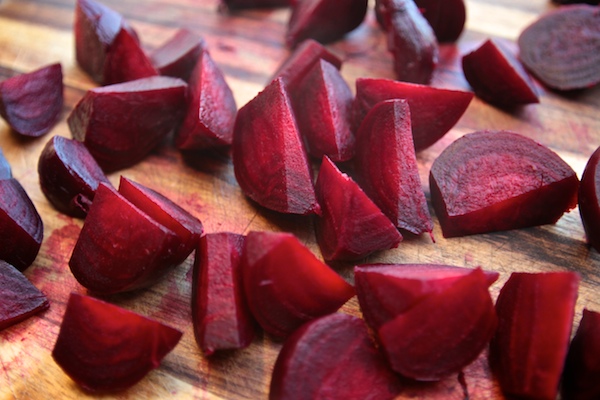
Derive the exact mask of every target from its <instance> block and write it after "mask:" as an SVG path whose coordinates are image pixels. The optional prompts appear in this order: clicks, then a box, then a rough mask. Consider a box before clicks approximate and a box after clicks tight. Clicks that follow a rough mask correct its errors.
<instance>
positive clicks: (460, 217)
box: [429, 131, 579, 237]
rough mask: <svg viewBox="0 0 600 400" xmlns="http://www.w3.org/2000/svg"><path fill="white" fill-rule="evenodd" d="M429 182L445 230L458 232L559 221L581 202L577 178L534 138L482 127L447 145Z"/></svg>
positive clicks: (433, 166)
mask: <svg viewBox="0 0 600 400" xmlns="http://www.w3.org/2000/svg"><path fill="white" fill-rule="evenodd" d="M491 177H493V179H491ZM429 184H430V188H431V201H432V203H433V207H434V209H435V213H436V215H437V217H438V219H439V221H440V225H441V227H442V233H443V235H444V237H455V236H464V235H471V234H476V233H485V232H494V231H502V230H508V229H517V228H525V227H530V226H537V225H544V224H552V223H555V222H556V221H557V220H558V219H559V218H560V217H561V216H562V215H563V214H564V213H565V212H567V211H569V210H570V209H573V208H574V207H575V206H576V205H577V189H578V186H579V180H578V178H577V175H576V174H575V171H573V169H572V168H571V167H570V166H569V165H568V164H567V163H566V162H565V161H563V160H562V158H560V156H559V155H558V154H556V153H554V152H553V151H552V150H550V149H549V148H547V147H545V146H543V145H542V144H540V143H537V142H535V141H533V140H532V139H529V138H527V137H525V136H523V135H520V134H518V133H514V132H509V131H480V132H474V133H470V134H467V135H465V136H463V137H462V138H460V139H458V140H456V141H455V142H454V143H452V144H451V145H450V146H448V147H447V148H446V149H444V151H443V152H442V153H441V154H440V155H439V157H438V158H437V159H436V160H435V161H434V162H433V165H432V167H431V171H430V175H429Z"/></svg>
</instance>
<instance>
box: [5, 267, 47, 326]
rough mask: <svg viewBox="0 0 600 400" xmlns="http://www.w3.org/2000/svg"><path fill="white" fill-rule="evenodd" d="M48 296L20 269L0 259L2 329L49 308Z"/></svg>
mask: <svg viewBox="0 0 600 400" xmlns="http://www.w3.org/2000/svg"><path fill="white" fill-rule="evenodd" d="M49 306H50V303H49V302H48V299H47V298H46V296H45V295H44V294H43V293H42V292H40V291H39V289H38V288H36V287H35V286H33V284H32V283H31V282H29V280H28V279H27V278H26V277H25V275H23V274H22V273H21V272H20V271H19V270H18V269H16V268H15V267H13V266H12V265H10V264H9V263H7V262H5V261H1V260H0V331H1V330H2V329H5V328H8V327H9V326H12V325H14V324H17V323H19V322H21V321H24V320H26V319H27V318H29V317H31V316H32V315H35V314H37V313H39V312H41V311H44V310H46V309H48V307H49Z"/></svg>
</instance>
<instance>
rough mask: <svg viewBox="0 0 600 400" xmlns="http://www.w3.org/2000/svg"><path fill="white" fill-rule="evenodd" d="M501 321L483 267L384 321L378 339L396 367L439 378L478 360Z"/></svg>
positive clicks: (410, 373) (415, 376) (417, 377)
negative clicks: (498, 318) (497, 315)
mask: <svg viewBox="0 0 600 400" xmlns="http://www.w3.org/2000/svg"><path fill="white" fill-rule="evenodd" d="M497 322H498V321H497V317H496V313H495V311H494V303H493V301H492V298H491V296H490V293H489V291H488V283H487V280H486V277H485V274H484V273H483V271H481V269H479V268H478V269H475V270H474V271H472V272H471V273H469V274H468V275H465V276H463V277H460V278H459V279H457V280H456V281H455V282H454V284H452V285H451V286H450V287H448V288H447V289H446V290H443V291H441V292H438V293H432V294H430V295H429V296H426V297H425V298H424V299H423V300H422V301H420V302H418V303H417V304H415V305H414V306H413V307H411V308H410V309H409V310H407V311H406V312H404V313H402V314H400V315H398V316H396V317H395V318H394V319H392V320H391V321H389V322H386V323H384V324H383V325H382V326H381V328H379V330H378V337H379V340H380V342H381V345H382V347H383V349H384V352H385V354H386V357H387V359H388V361H389V363H390V365H391V367H392V369H393V370H394V371H396V372H398V373H400V374H401V375H403V376H405V377H407V378H411V379H415V380H419V381H437V380H440V379H442V378H444V377H446V376H449V375H451V374H454V373H458V372H460V371H461V370H462V369H463V368H464V367H465V366H467V365H468V364H470V363H471V362H473V361H474V360H475V359H476V358H477V356H478V355H479V354H480V353H481V352H482V351H483V349H484V348H485V347H486V346H487V345H488V343H489V341H490V339H491V338H492V336H493V334H494V331H495V329H496V325H497Z"/></svg>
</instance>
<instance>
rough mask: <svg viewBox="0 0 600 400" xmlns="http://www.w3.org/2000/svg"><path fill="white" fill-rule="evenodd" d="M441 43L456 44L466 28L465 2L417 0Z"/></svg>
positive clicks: (459, 0) (455, 0) (462, 0)
mask: <svg viewBox="0 0 600 400" xmlns="http://www.w3.org/2000/svg"><path fill="white" fill-rule="evenodd" d="M415 4H416V5H417V7H418V8H419V10H421V12H422V13H423V16H424V17H425V19H426V20H427V22H429V25H431V27H432V28H433V32H434V33H435V36H436V38H437V40H438V41H439V42H455V41H456V40H458V38H459V36H460V34H461V33H462V32H463V29H464V27H465V21H466V19H467V9H466V7H465V2H464V0H443V1H442V0H415Z"/></svg>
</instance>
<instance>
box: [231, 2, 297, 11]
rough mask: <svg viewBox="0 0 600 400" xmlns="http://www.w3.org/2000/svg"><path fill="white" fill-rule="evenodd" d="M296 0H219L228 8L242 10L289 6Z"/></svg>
mask: <svg viewBox="0 0 600 400" xmlns="http://www.w3.org/2000/svg"><path fill="white" fill-rule="evenodd" d="M295 2H296V0H221V5H222V6H223V7H224V8H227V9H229V10H244V9H252V8H278V7H290V6H292V5H294V4H295Z"/></svg>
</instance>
